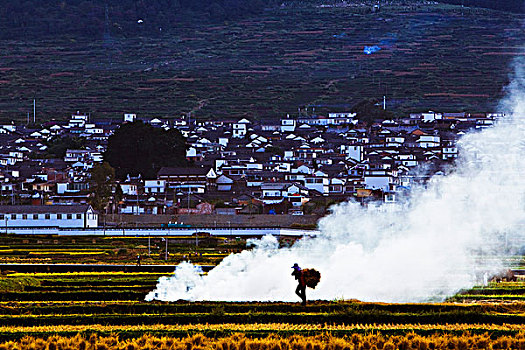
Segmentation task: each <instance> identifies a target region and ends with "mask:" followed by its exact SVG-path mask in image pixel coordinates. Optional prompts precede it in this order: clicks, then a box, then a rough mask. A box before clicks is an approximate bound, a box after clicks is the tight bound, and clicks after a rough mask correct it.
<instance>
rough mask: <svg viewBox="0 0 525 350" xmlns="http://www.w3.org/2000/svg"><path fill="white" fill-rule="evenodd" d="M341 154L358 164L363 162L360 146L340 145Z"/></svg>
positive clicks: (361, 147)
mask: <svg viewBox="0 0 525 350" xmlns="http://www.w3.org/2000/svg"><path fill="white" fill-rule="evenodd" d="M341 153H343V154H345V155H346V157H347V158H351V159H354V160H356V161H358V162H362V161H363V146H362V145H341Z"/></svg>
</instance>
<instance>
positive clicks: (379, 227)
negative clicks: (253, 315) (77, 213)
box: [146, 62, 525, 302]
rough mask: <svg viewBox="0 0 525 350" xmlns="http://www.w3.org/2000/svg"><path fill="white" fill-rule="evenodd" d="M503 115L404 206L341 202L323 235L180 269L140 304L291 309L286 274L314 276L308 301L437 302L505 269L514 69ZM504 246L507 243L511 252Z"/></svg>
mask: <svg viewBox="0 0 525 350" xmlns="http://www.w3.org/2000/svg"><path fill="white" fill-rule="evenodd" d="M515 71H516V73H515V77H514V79H513V83H512V84H511V85H510V86H509V87H508V98H507V99H506V100H505V101H504V103H502V105H501V108H503V109H504V110H505V111H506V112H507V116H506V117H505V118H503V119H502V120H501V121H500V122H499V123H497V125H496V126H495V127H493V128H489V129H485V130H483V131H481V132H475V133H472V134H467V135H465V136H464V137H462V139H461V140H460V142H459V150H460V154H461V157H460V159H459V160H458V162H457V166H456V167H455V168H453V169H452V170H451V171H450V172H449V174H447V175H446V176H435V177H434V178H432V179H431V180H430V182H429V183H428V184H427V186H425V188H418V189H413V191H412V195H411V198H410V199H409V200H408V201H407V202H405V203H398V204H392V205H390V204H389V205H382V206H369V207H368V208H364V207H362V206H360V205H359V204H358V203H345V204H341V205H338V206H336V207H334V208H333V213H332V214H331V215H329V216H328V217H326V218H324V219H322V220H321V221H320V223H319V229H320V231H321V234H319V235H318V236H317V237H315V238H305V239H302V240H300V241H298V242H297V243H296V244H295V245H294V246H292V247H291V248H280V249H279V248H278V243H277V240H276V239H275V238H273V237H264V238H263V239H261V240H258V241H257V242H256V247H255V248H254V249H252V250H246V251H243V252H241V253H239V254H232V255H230V256H228V257H227V258H225V259H224V260H223V261H222V262H221V263H220V264H219V265H218V266H217V267H216V268H214V269H213V270H211V271H210V272H209V273H208V275H206V276H201V275H200V274H199V273H200V272H201V271H200V269H199V268H198V267H195V266H193V265H191V264H189V263H183V264H181V265H180V267H179V268H177V270H176V272H175V274H174V275H173V276H172V277H165V278H161V279H160V280H159V283H158V285H157V288H156V289H155V290H154V291H152V292H151V293H150V294H149V295H148V296H147V297H146V299H147V300H152V299H159V300H172V301H173V300H178V299H184V300H192V301H196V300H217V301H299V299H298V297H297V296H296V295H295V294H294V289H295V286H296V281H295V280H294V279H293V277H292V276H291V275H290V274H291V272H292V269H291V266H292V265H293V263H295V262H297V263H299V265H300V266H301V267H313V268H316V269H317V270H319V271H320V272H321V282H320V283H319V285H318V286H317V288H316V289H315V290H311V289H308V290H307V297H308V299H324V300H334V299H359V300H363V301H384V302H425V301H440V300H443V299H444V298H446V297H447V296H451V295H453V294H455V293H456V292H457V291H459V290H460V289H463V288H469V287H472V286H473V285H475V284H479V283H481V281H482V278H480V276H483V275H485V278H486V276H487V275H489V274H491V273H493V272H495V271H498V270H501V269H502V268H506V262H505V260H504V259H503V258H502V256H503V255H505V254H508V250H507V249H508V248H510V246H511V245H514V246H516V245H518V246H519V245H520V244H521V243H522V242H521V241H520V240H519V237H523V236H525V235H524V232H523V228H524V227H525V226H523V223H524V222H525V210H524V209H525V172H524V171H525V157H524V155H525V75H524V70H523V64H522V62H518V63H517V64H516V70H515ZM511 243H512V244H511Z"/></svg>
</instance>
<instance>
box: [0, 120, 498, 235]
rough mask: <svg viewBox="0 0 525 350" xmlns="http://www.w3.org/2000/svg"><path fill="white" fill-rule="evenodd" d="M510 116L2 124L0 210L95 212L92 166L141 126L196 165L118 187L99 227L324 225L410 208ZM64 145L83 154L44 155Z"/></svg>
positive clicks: (131, 180) (130, 180)
mask: <svg viewBox="0 0 525 350" xmlns="http://www.w3.org/2000/svg"><path fill="white" fill-rule="evenodd" d="M503 115H504V114H503V113H481V114H480V113H478V114H468V113H465V112H461V113H441V112H432V111H429V112H425V113H413V114H410V115H408V116H406V117H403V118H397V119H391V120H383V121H382V122H374V123H367V122H365V121H363V120H362V118H361V116H359V115H356V113H350V112H344V113H342V112H337V113H336V112H333V113H330V112H329V113H326V114H325V115H320V114H315V113H310V114H306V113H302V114H301V115H298V116H290V115H287V116H286V117H282V118H280V119H279V118H272V119H269V120H249V119H247V118H242V119H240V120H210V121H196V120H195V119H191V118H190V116H189V115H185V116H183V117H180V118H170V119H163V118H152V119H150V118H146V119H141V118H140V117H139V116H137V115H135V114H128V113H126V114H124V115H123V117H122V118H118V119H97V118H96V117H92V116H90V115H89V114H82V113H75V114H73V115H72V116H71V119H70V120H69V121H68V122H66V123H60V122H47V123H44V124H43V125H42V126H41V127H40V128H29V127H28V126H24V125H15V124H8V125H1V126H0V166H1V168H0V180H1V196H0V198H1V204H2V205H3V206H5V205H35V206H36V205H55V204H89V203H90V198H91V196H92V191H91V185H92V181H91V179H90V170H91V169H92V168H93V166H94V165H96V164H98V163H101V162H103V161H104V156H103V154H104V151H105V149H106V146H107V143H108V139H109V138H110V137H111V136H112V134H113V133H114V132H115V130H117V129H118V128H119V126H120V125H121V124H122V123H131V122H134V121H137V120H142V121H143V122H144V123H147V124H150V125H152V126H154V127H158V128H162V129H165V130H169V129H171V128H176V129H178V130H180V132H181V133H182V134H183V136H184V137H185V138H186V142H187V150H186V158H187V160H188V162H189V164H190V165H189V166H188V167H162V168H160V170H159V171H158V173H157V176H156V177H154V178H144V177H142V176H141V175H139V176H128V177H127V179H126V180H125V181H120V182H116V183H115V184H114V186H115V188H117V187H118V192H119V193H120V195H119V196H118V199H114V200H113V202H112V203H110V204H109V205H108V206H107V207H106V208H105V213H99V221H100V220H101V217H102V216H101V215H100V214H106V215H108V214H113V215H115V214H118V215H121V216H122V215H125V214H130V215H144V214H150V215H151V214H153V215H159V214H184V215H206V214H214V215H216V216H217V215H219V216H220V215H228V216H233V215H242V214H248V215H250V216H252V217H253V216H256V215H257V214H270V215H272V214H275V215H278V214H285V215H291V216H301V215H317V216H319V217H320V216H323V215H325V214H326V213H327V210H328V208H329V206H330V205H331V204H334V203H338V202H343V201H348V200H354V201H357V202H359V203H361V204H362V205H363V206H366V205H368V204H369V203H370V202H378V201H379V202H384V203H395V202H397V201H400V200H402V199H403V198H404V197H406V196H407V194H408V193H410V190H411V188H413V186H417V185H424V184H425V183H426V181H427V180H428V179H429V178H430V177H431V176H433V175H435V174H443V173H444V172H445V171H446V169H447V167H448V166H449V165H451V164H452V163H453V162H454V161H455V160H456V158H457V157H458V148H457V146H456V143H457V141H458V139H459V138H460V137H461V136H462V135H463V134H465V133H467V132H472V131H476V130H480V129H483V128H487V127H491V126H493V125H494V123H495V121H496V120H497V119H498V118H500V117H503ZM64 137H69V138H75V139H79V138H82V139H83V146H82V148H79V149H75V148H71V149H67V150H66V152H65V156H64V157H63V158H50V157H49V156H45V155H46V154H47V153H46V151H47V150H48V144H49V141H50V140H53V139H56V138H64ZM422 165H425V166H424V167H422ZM115 198H116V196H115ZM25 215H26V217H27V215H28V213H26V214H25ZM29 215H31V213H29ZM2 216H3V215H2ZM36 218H39V217H38V216H37V217H36ZM42 219H44V220H45V217H44V216H42ZM18 224H19V225H23V223H18ZM6 226H7V220H6ZM10 226H11V225H10Z"/></svg>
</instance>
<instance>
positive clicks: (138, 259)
mask: <svg viewBox="0 0 525 350" xmlns="http://www.w3.org/2000/svg"><path fill="white" fill-rule="evenodd" d="M137 266H140V254H139V255H137Z"/></svg>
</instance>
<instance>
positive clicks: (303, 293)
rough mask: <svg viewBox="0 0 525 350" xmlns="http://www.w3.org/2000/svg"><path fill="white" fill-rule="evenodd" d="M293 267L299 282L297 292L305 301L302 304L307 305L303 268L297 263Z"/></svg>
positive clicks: (293, 273)
mask: <svg viewBox="0 0 525 350" xmlns="http://www.w3.org/2000/svg"><path fill="white" fill-rule="evenodd" d="M292 269H293V272H292V276H294V277H295V279H296V280H297V281H298V282H299V284H298V285H297V288H295V294H297V295H298V296H299V298H301V300H302V301H303V302H302V303H301V304H302V305H303V306H305V305H306V283H305V281H304V276H303V270H302V269H301V268H300V267H299V265H298V264H297V263H295V264H293V266H292Z"/></svg>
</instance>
